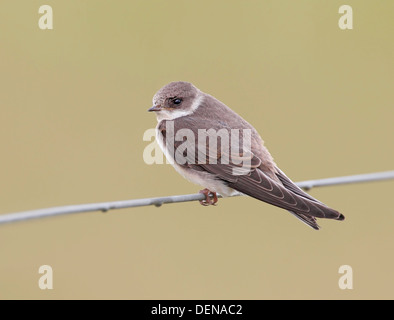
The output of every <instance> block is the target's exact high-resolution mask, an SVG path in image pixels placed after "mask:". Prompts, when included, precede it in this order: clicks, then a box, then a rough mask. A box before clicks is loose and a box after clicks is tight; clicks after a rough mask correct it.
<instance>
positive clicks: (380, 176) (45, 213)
mask: <svg viewBox="0 0 394 320" xmlns="http://www.w3.org/2000/svg"><path fill="white" fill-rule="evenodd" d="M389 179H394V171H386V172H377V173H368V174H360V175H353V176H345V177H335V178H327V179H319V180H308V181H302V182H297V183H296V184H297V185H298V186H299V187H300V188H303V189H305V190H309V189H312V188H315V187H323V186H333V185H341V184H350V183H360V182H371V181H381V180H389ZM218 196H219V197H220V198H221V196H220V195H218ZM204 199H205V196H204V195H203V194H201V193H197V194H186V195H178V196H168V197H159V198H145V199H135V200H125V201H114V202H101V203H91V204H78V205H70V206H63V207H53V208H47V209H38V210H31V211H23V212H16V213H9V214H1V215H0V224H5V223H11V222H17V221H25V220H30V219H38V218H44V217H51V216H58V215H65V214H73V213H82V212H92V211H103V212H106V211H109V210H114V209H123V208H133V207H144V206H150V205H154V206H156V207H160V206H161V205H163V204H166V203H179V202H188V201H197V200H204Z"/></svg>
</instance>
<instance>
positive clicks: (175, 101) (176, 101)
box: [172, 98, 182, 104]
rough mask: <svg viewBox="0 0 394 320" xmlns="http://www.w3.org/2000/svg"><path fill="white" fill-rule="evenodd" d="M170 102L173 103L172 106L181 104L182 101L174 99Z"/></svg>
mask: <svg viewBox="0 0 394 320" xmlns="http://www.w3.org/2000/svg"><path fill="white" fill-rule="evenodd" d="M172 102H174V104H181V102H182V99H179V98H176V99H174V100H172Z"/></svg>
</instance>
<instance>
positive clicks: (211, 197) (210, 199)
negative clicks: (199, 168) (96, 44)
mask: <svg viewBox="0 0 394 320" xmlns="http://www.w3.org/2000/svg"><path fill="white" fill-rule="evenodd" d="M200 193H202V194H203V195H204V196H205V199H204V200H200V204H202V205H203V206H209V205H213V206H215V205H216V203H217V202H218V196H217V194H216V192H212V191H210V190H208V189H207V188H205V189H204V190H200Z"/></svg>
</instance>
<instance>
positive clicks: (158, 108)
mask: <svg viewBox="0 0 394 320" xmlns="http://www.w3.org/2000/svg"><path fill="white" fill-rule="evenodd" d="M160 110H161V106H159V105H158V106H153V107H152V108H150V109H148V111H149V112H152V111H160Z"/></svg>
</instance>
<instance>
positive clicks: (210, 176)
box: [149, 81, 345, 230]
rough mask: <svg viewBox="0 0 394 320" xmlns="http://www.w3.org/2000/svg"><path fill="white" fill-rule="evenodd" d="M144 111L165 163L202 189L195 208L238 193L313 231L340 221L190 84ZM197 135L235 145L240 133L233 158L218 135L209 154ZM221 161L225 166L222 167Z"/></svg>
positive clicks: (244, 127)
mask: <svg viewBox="0 0 394 320" xmlns="http://www.w3.org/2000/svg"><path fill="white" fill-rule="evenodd" d="M149 111H153V112H155V113H156V116H157V120H158V124H157V127H156V140H157V142H158V144H159V145H160V147H161V149H162V150H163V152H164V154H165V155H166V157H167V158H171V160H172V161H171V163H172V164H173V166H174V168H175V169H176V171H178V172H179V173H180V174H181V175H182V176H184V177H185V178H186V179H188V180H189V181H191V182H193V183H196V184H198V185H201V186H203V187H204V188H205V189H204V190H201V191H200V192H201V193H203V194H204V195H205V200H204V201H200V203H201V204H203V205H211V204H212V205H213V204H216V202H217V195H216V193H219V194H221V195H222V196H224V197H225V196H230V195H233V194H235V193H242V194H245V195H248V196H250V197H253V198H255V199H258V200H261V201H264V202H267V203H269V204H272V205H274V206H277V207H280V208H283V209H286V210H288V211H289V212H290V213H292V214H293V215H294V216H296V217H297V218H298V219H300V220H301V221H303V222H304V223H306V224H307V225H309V226H310V227H312V228H313V229H316V230H318V229H319V226H318V224H317V222H316V218H327V219H335V220H344V219H345V217H344V216H343V215H342V214H341V213H339V212H338V211H336V210H334V209H331V208H329V207H328V206H326V205H325V204H324V203H322V202H320V201H318V200H316V199H315V198H313V197H311V196H310V195H309V194H307V193H305V192H304V191H303V190H302V189H300V188H299V187H298V186H297V185H295V184H294V183H293V182H292V181H291V180H290V179H289V178H288V177H287V176H286V175H285V174H284V173H283V172H282V171H281V170H280V169H279V168H278V167H277V165H276V164H275V162H274V160H273V158H272V156H271V154H270V153H269V152H268V150H267V148H266V147H265V146H264V142H263V140H262V139H261V137H260V135H259V134H258V133H257V131H256V129H255V128H254V127H253V126H252V125H251V124H249V123H248V122H247V121H246V120H244V119H243V118H242V117H241V116H239V115H238V114H237V113H235V112H234V111H233V110H231V109H230V108H229V107H227V106H226V105H225V104H224V103H222V102H221V101H219V100H217V99H216V98H214V97H213V96H211V95H209V94H206V93H204V92H202V91H201V90H199V89H198V88H196V87H195V86H194V85H193V84H191V83H188V82H181V81H180V82H171V83H169V84H167V85H166V86H164V87H163V88H161V89H160V90H159V91H158V92H157V93H156V94H155V95H154V97H153V107H151V108H150V109H149ZM170 124H171V126H170ZM169 128H172V129H173V130H174V133H175V135H176V133H177V132H180V130H184V129H187V130H188V132H192V133H194V136H193V137H192V138H193V139H196V141H194V140H193V141H191V140H190V139H191V138H190V135H188V136H187V137H184V139H179V137H178V139H174V137H172V138H171V139H168V138H169ZM201 130H205V132H211V133H212V132H213V133H214V132H219V131H220V132H221V133H226V132H228V137H231V138H230V140H231V141H233V140H234V141H235V139H234V137H236V135H232V134H233V133H234V132H236V133H240V134H239V135H238V142H239V146H237V148H236V149H237V150H236V151H237V152H234V148H233V144H232V142H229V141H226V142H225V143H224V142H223V141H224V140H225V139H224V140H223V137H221V138H220V139H219V138H218V137H219V135H217V136H216V137H215V138H216V139H218V142H217V145H216V146H215V147H216V149H215V150H214V152H212V150H210V147H213V146H214V145H213V143H212V142H211V140H209V135H208V137H207V139H208V143H207V141H206V140H205V139H203V140H204V141H203V142H204V143H202V141H197V140H198V137H199V133H200V131H201ZM243 132H249V133H250V134H249V136H250V147H247V148H245V147H244V143H241V142H245V141H246V138H245V137H246V135H245V134H244V135H243V136H242V133H243ZM186 138H187V139H186ZM219 140H220V141H219ZM190 142H193V143H190ZM226 143H228V144H229V145H230V147H229V148H223V147H224V145H225V144H226ZM185 144H186V148H185ZM181 145H182V151H181V155H183V156H184V157H185V159H186V161H181V162H180V161H177V160H176V159H175V158H176V157H175V153H176V150H177V148H180V147H181ZM191 145H192V146H191ZM187 146H189V148H187ZM218 146H219V147H218ZM246 149H248V150H246ZM217 150H219V151H217ZM223 150H224V151H223ZM191 151H193V152H191ZM201 154H203V156H202V157H201ZM225 156H227V157H225ZM201 159H205V160H206V161H201ZM223 159H226V160H227V161H226V162H223V161H222V160H223ZM239 159H243V160H244V161H243V162H242V163H241V164H240V161H236V160H239ZM245 159H246V160H248V161H246V160H245ZM245 163H246V166H245ZM241 167H242V169H244V170H243V171H242V170H241V171H240V172H239V171H238V172H237V170H236V169H237V168H241ZM245 167H246V169H247V170H245Z"/></svg>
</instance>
